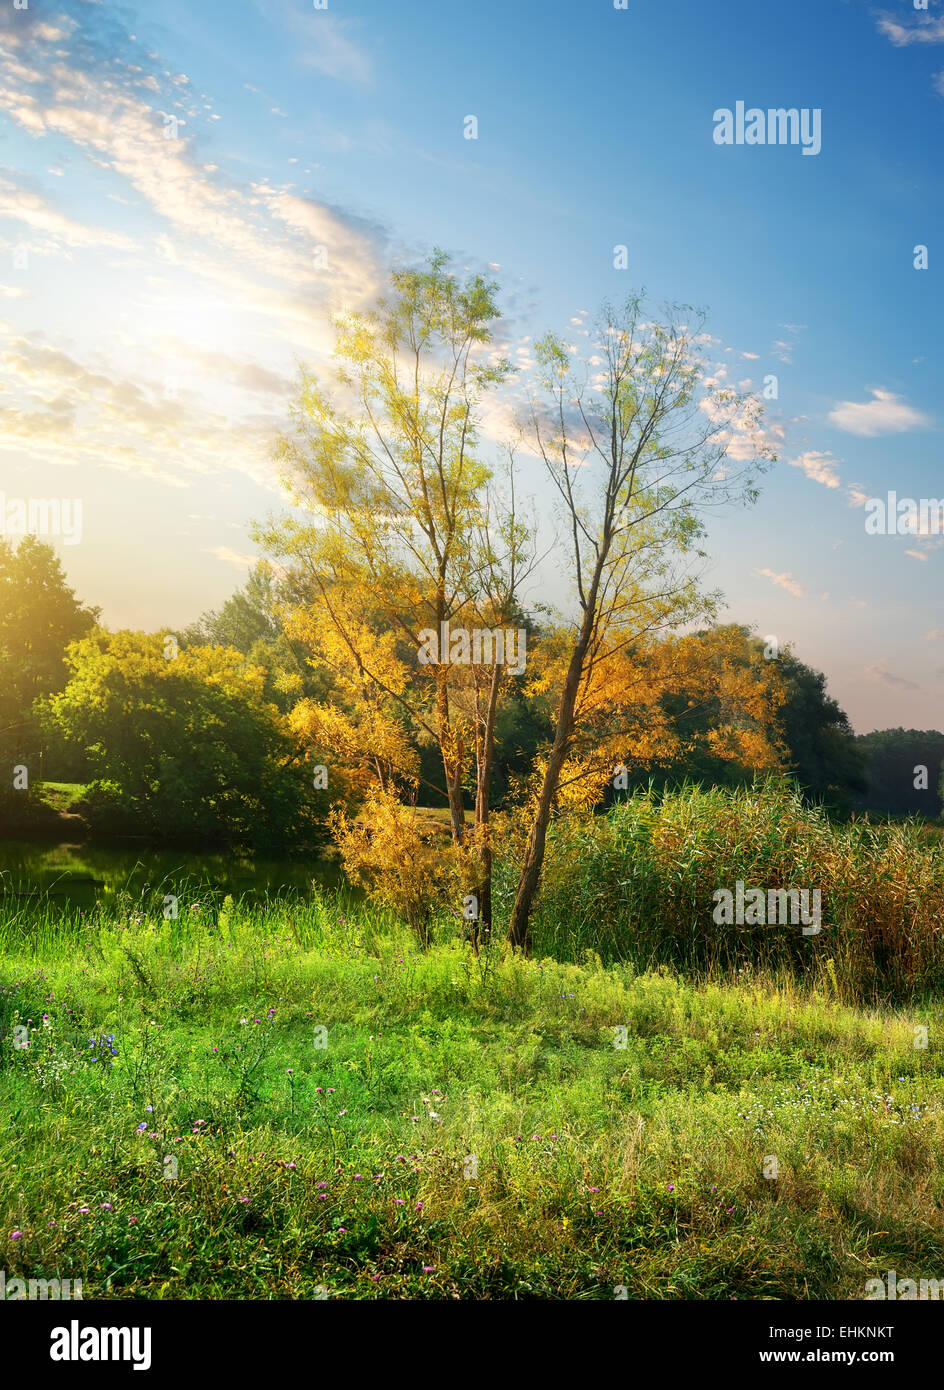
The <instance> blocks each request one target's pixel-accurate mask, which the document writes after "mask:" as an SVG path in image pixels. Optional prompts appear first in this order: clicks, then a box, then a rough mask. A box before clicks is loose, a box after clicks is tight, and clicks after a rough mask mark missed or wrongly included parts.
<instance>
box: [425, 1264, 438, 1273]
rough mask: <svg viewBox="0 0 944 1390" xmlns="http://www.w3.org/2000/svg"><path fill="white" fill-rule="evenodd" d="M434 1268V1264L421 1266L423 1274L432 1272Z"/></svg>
mask: <svg viewBox="0 0 944 1390" xmlns="http://www.w3.org/2000/svg"><path fill="white" fill-rule="evenodd" d="M435 1268H436V1266H435V1265H424V1266H423V1273H424V1274H432V1272H433V1270H434V1269H435Z"/></svg>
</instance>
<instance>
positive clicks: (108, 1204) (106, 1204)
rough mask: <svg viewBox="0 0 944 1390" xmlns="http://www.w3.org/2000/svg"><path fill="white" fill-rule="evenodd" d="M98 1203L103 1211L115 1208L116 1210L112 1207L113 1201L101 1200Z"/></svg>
mask: <svg viewBox="0 0 944 1390" xmlns="http://www.w3.org/2000/svg"><path fill="white" fill-rule="evenodd" d="M98 1205H99V1206H100V1207H101V1208H102V1210H103V1211H113V1210H114V1208H113V1207H112V1204H111V1202H99V1204H98Z"/></svg>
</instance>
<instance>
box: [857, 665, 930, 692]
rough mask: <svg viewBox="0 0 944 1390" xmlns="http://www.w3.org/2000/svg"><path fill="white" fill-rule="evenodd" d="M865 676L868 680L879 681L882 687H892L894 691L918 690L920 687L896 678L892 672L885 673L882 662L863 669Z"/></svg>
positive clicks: (912, 682) (901, 677) (901, 678)
mask: <svg viewBox="0 0 944 1390" xmlns="http://www.w3.org/2000/svg"><path fill="white" fill-rule="evenodd" d="M865 674H866V675H867V676H868V678H869V680H873V681H880V682H881V683H882V685H891V686H894V688H895V689H896V690H920V689H921V687H920V685H917V684H916V683H915V681H909V680H906V679H905V677H904V676H896V675H895V674H894V673H893V672H892V671H886V670H885V666H884V664H883V663H882V662H878V661H877V662H875V663H874V664H873V665H871V666H867V667H866V668H865Z"/></svg>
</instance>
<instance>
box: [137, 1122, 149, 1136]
mask: <svg viewBox="0 0 944 1390" xmlns="http://www.w3.org/2000/svg"><path fill="white" fill-rule="evenodd" d="M142 1129H147V1120H142V1121H141V1123H140V1124H139V1125H138V1129H137V1132H138V1134H140V1133H141V1131H142Z"/></svg>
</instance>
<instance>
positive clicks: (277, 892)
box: [0, 840, 344, 910]
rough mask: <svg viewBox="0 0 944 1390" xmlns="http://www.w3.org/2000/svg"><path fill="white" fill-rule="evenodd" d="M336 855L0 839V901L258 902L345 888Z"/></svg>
mask: <svg viewBox="0 0 944 1390" xmlns="http://www.w3.org/2000/svg"><path fill="white" fill-rule="evenodd" d="M343 883H344V878H343V874H342V873H341V870H340V868H339V866H338V864H337V863H336V862H335V861H334V860H329V859H318V858H305V859H263V858H258V857H256V856H254V855H251V854H248V853H246V852H244V851H240V850H221V851H216V852H209V853H195V852H192V851H189V850H179V849H165V848H155V847H152V846H147V847H142V846H140V845H138V846H135V847H128V846H126V845H115V844H102V843H96V842H91V841H86V842H85V843H75V844H69V843H67V842H63V843H61V844H50V843H49V842H48V841H33V840H0V905H2V904H3V903H5V902H6V903H11V904H13V905H16V906H18V907H22V906H24V905H26V904H28V903H30V902H36V903H39V902H41V901H43V900H44V899H47V898H48V900H49V901H50V902H52V903H61V904H63V905H66V906H68V905H70V904H71V905H73V906H75V907H82V908H85V909H86V910H88V909H89V908H91V907H93V906H94V905H95V903H96V902H98V901H99V900H101V899H104V900H105V901H107V900H108V898H109V897H113V896H114V895H116V894H118V893H119V892H121V891H122V890H127V891H129V892H131V893H132V894H134V896H135V897H137V896H138V895H139V894H141V893H145V892H148V891H150V892H156V891H158V890H159V891H160V892H161V893H162V894H168V893H174V894H177V895H178V896H184V894H188V893H191V892H192V893H195V894H201V893H205V892H214V893H219V894H221V895H222V894H226V893H231V894H232V895H233V897H234V898H238V897H241V896H243V895H246V896H248V897H250V898H251V899H256V900H260V899H263V898H265V897H270V898H271V897H281V896H287V895H289V894H298V893H300V894H302V895H308V894H310V893H311V892H312V889H313V888H314V887H326V888H335V887H341V886H343Z"/></svg>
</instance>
